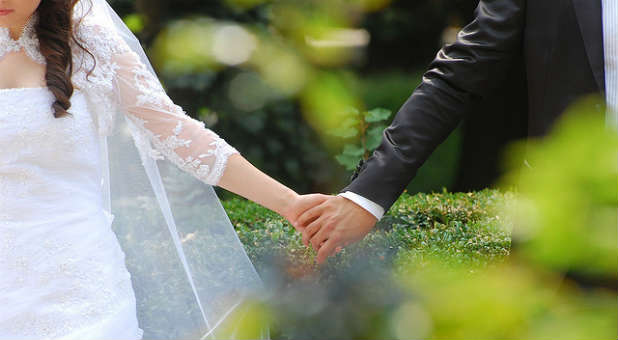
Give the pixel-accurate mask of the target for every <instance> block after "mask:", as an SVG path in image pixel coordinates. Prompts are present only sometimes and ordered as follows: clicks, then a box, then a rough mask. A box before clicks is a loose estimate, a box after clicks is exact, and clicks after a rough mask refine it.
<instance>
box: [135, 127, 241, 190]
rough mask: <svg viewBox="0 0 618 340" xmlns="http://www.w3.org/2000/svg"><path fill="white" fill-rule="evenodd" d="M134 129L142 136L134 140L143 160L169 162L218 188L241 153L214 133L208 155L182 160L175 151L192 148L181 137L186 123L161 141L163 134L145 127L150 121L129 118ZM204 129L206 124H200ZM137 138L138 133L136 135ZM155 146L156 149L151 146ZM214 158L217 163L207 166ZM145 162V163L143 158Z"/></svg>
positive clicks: (189, 141) (187, 140) (203, 154)
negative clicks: (232, 159)
mask: <svg viewBox="0 0 618 340" xmlns="http://www.w3.org/2000/svg"><path fill="white" fill-rule="evenodd" d="M129 118H130V119H131V121H132V122H133V123H134V126H135V127H136V128H137V129H138V135H139V137H137V138H135V144H136V146H137V148H138V149H139V150H140V151H141V155H142V157H144V156H145V155H147V156H149V157H150V158H152V159H154V160H163V159H166V158H167V159H168V160H169V161H170V162H172V163H173V164H174V165H176V166H177V167H179V168H180V169H182V170H184V171H186V172H188V173H190V174H192V175H193V176H195V177H196V178H197V179H199V180H201V181H203V182H204V183H207V184H210V185H217V184H219V181H220V180H221V177H222V176H223V173H224V171H225V167H226V165H227V160H228V159H229V158H230V156H232V155H234V154H239V152H238V150H236V149H234V148H233V147H232V146H230V145H229V144H228V143H227V142H225V140H224V139H222V138H220V137H219V136H218V135H217V134H215V133H214V132H212V131H211V133H212V134H213V137H214V140H213V141H212V142H211V143H210V144H209V146H210V147H211V148H210V149H209V150H208V151H206V153H202V154H200V155H199V156H197V158H195V157H193V156H187V157H186V158H182V157H181V156H180V155H179V154H178V153H177V152H176V149H178V148H181V147H186V148H189V147H190V145H191V140H190V139H182V138H180V137H179V136H180V134H181V132H182V128H183V123H182V121H178V125H176V127H175V128H174V130H173V134H172V135H170V136H168V137H167V138H165V139H162V138H161V135H155V134H154V133H153V132H152V131H150V130H149V129H147V128H146V127H145V124H146V123H147V121H145V120H143V119H140V118H138V117H135V116H129ZM200 124H202V127H203V124H204V123H203V122H200ZM134 136H135V134H134ZM151 143H152V145H154V148H153V147H152V146H151ZM208 157H214V158H215V162H214V165H213V166H212V167H211V166H209V165H207V164H204V162H203V161H202V159H204V158H208ZM142 161H144V160H143V159H142Z"/></svg>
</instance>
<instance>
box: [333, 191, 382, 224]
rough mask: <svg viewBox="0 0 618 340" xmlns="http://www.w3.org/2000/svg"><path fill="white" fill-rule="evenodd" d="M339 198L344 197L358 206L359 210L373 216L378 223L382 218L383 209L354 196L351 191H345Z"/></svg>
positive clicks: (363, 198)
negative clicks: (361, 209)
mask: <svg viewBox="0 0 618 340" xmlns="http://www.w3.org/2000/svg"><path fill="white" fill-rule="evenodd" d="M339 196H341V197H345V198H347V199H349V200H350V201H352V202H354V203H356V204H358V205H359V206H360V207H361V208H363V209H365V210H367V211H368V212H369V213H370V214H371V215H373V216H375V217H376V218H377V219H378V221H379V220H380V219H382V217H384V208H382V207H381V206H380V205H379V204H377V203H375V202H373V201H370V200H368V199H366V198H365V197H363V196H361V195H359V194H355V193H353V192H351V191H346V192H344V193H341V194H339Z"/></svg>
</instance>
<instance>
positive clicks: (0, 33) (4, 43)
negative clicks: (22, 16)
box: [0, 13, 45, 65]
mask: <svg viewBox="0 0 618 340" xmlns="http://www.w3.org/2000/svg"><path fill="white" fill-rule="evenodd" d="M37 21H38V15H37V14H36V13H35V14H34V15H32V17H31V18H30V20H28V23H27V24H26V26H24V28H23V30H22V33H21V36H20V37H19V39H17V40H14V39H13V38H11V34H10V31H9V29H8V28H7V27H0V59H2V58H3V57H4V56H5V55H6V54H7V53H11V52H19V51H20V50H22V49H23V50H24V52H26V55H28V56H29V57H30V58H31V59H32V60H34V61H35V62H37V63H39V64H41V65H45V57H43V55H42V54H41V52H40V50H39V39H38V38H37V36H36V32H35V31H34V26H35V25H36V23H37Z"/></svg>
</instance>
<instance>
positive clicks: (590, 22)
mask: <svg viewBox="0 0 618 340" xmlns="http://www.w3.org/2000/svg"><path fill="white" fill-rule="evenodd" d="M535 1H539V0H535ZM541 1H543V0H541ZM601 1H602V0H573V5H574V7H575V12H576V15H577V21H578V22H579V28H580V30H581V32H582V37H583V38H584V43H585V44H586V53H587V54H588V60H589V61H590V66H591V67H592V72H593V73H594V78H595V79H596V81H597V84H598V85H599V89H601V91H602V92H603V93H605V57H604V51H603V9H602V5H601ZM612 1H614V0H612Z"/></svg>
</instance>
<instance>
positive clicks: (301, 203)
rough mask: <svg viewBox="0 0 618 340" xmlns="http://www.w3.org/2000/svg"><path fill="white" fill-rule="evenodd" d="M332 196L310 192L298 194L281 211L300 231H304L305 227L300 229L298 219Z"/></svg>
mask: <svg viewBox="0 0 618 340" xmlns="http://www.w3.org/2000/svg"><path fill="white" fill-rule="evenodd" d="M330 197H331V196H328V195H322V194H310V195H296V196H295V197H294V198H293V199H292V200H291V202H290V204H289V205H288V206H287V207H286V209H285V210H284V211H282V212H281V215H282V216H283V217H285V219H286V220H288V221H289V222H290V223H291V224H292V225H293V226H294V227H295V228H296V230H298V232H301V233H302V232H303V230H304V228H303V229H300V228H299V226H298V224H297V223H296V220H297V219H298V218H299V217H300V215H302V214H303V213H304V212H305V211H307V210H309V209H311V208H313V207H316V206H318V205H320V204H322V203H323V202H325V201H326V200H327V199H329V198H330Z"/></svg>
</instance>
